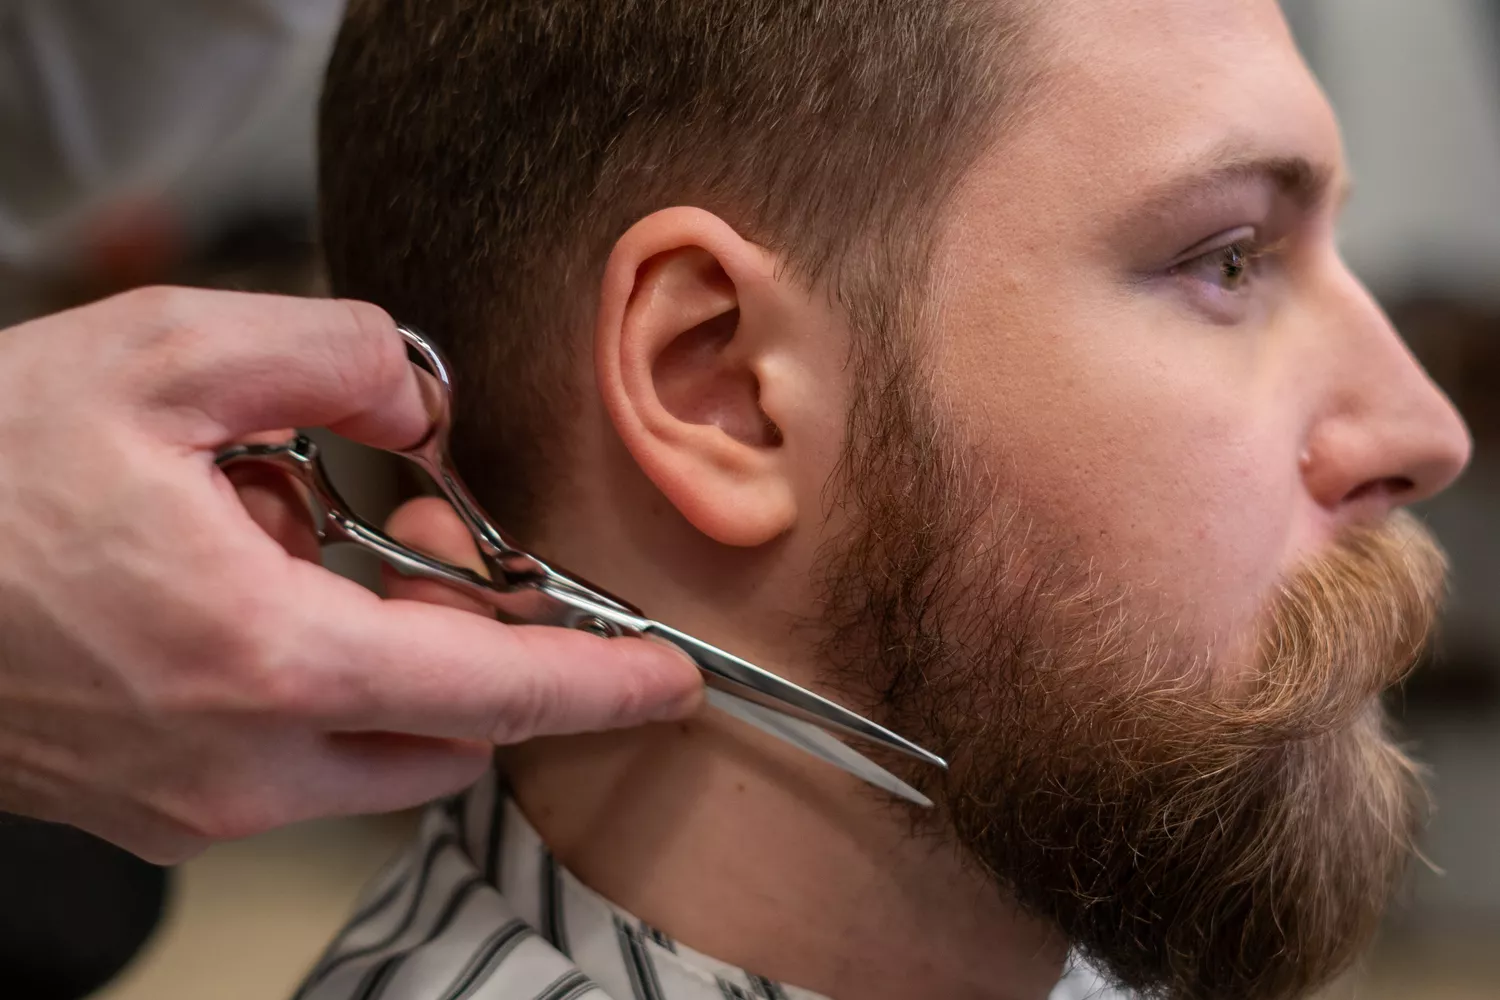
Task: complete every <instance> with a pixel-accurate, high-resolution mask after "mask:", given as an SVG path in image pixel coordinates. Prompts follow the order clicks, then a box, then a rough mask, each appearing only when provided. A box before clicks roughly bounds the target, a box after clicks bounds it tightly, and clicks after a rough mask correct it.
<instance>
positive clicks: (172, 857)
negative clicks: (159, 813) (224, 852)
mask: <svg viewBox="0 0 1500 1000" xmlns="http://www.w3.org/2000/svg"><path fill="white" fill-rule="evenodd" d="M208 845H209V841H207V840H204V839H203V838H201V837H195V836H193V835H191V834H189V833H187V832H185V831H174V832H172V833H171V834H169V835H167V836H165V837H163V838H161V839H157V840H150V841H145V842H142V843H122V844H121V845H120V846H121V847H123V848H125V849H126V850H127V851H129V852H130V853H131V854H134V855H135V856H136V857H138V858H140V859H141V860H142V861H146V862H148V863H150V864H153V865H160V866H162V867H169V866H171V865H180V864H182V863H183V862H184V861H191V860H192V859H193V858H195V857H197V856H198V855H200V854H202V853H203V852H204V850H206V849H207V847H208Z"/></svg>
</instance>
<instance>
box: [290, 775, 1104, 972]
mask: <svg viewBox="0 0 1500 1000" xmlns="http://www.w3.org/2000/svg"><path fill="white" fill-rule="evenodd" d="M502 887H503V890H504V891H503V893H502V891H501V890H502ZM1071 964H1072V965H1073V966H1074V967H1073V968H1072V969H1071V970H1070V971H1069V973H1068V975H1067V976H1066V977H1065V978H1064V979H1063V981H1062V982H1060V983H1059V984H1058V987H1057V989H1056V990H1054V991H1053V993H1052V997H1051V1000H1084V998H1090V1000H1126V998H1125V997H1124V995H1122V994H1119V993H1115V992H1113V991H1111V990H1108V989H1106V988H1105V987H1104V985H1103V983H1102V981H1101V980H1100V979H1099V978H1098V977H1097V976H1096V975H1094V974H1093V973H1092V972H1091V971H1089V970H1088V969H1087V967H1085V966H1083V965H1082V964H1081V963H1071ZM584 996H587V997H588V998H589V1000H757V998H759V1000H829V998H826V997H823V996H822V995H821V994H816V993H812V992H810V991H808V990H803V989H798V988H797V987H795V986H790V985H786V984H783V983H778V982H775V981H773V980H770V979H766V978H765V977H763V976H757V975H754V974H751V973H749V972H746V971H745V970H743V969H739V968H736V967H734V966H731V965H727V964H725V963H723V962H720V961H717V960H715V959H713V958H711V957H709V956H708V955H703V954H701V953H699V952H696V951H694V950H693V949H691V948H688V947H686V946H685V945H681V944H678V943H677V942H676V941H673V940H672V939H671V938H669V937H667V936H666V935H665V934H663V933H662V932H660V931H659V930H656V929H655V928H653V927H651V926H649V925H647V924H645V923H643V922H641V921H640V920H638V919H636V918H635V917H633V916H631V915H630V914H628V913H626V912H625V911H624V910H622V909H620V908H619V907H617V906H615V905H614V904H612V903H610V902H609V901H608V900H606V899H604V898H603V897H601V896H599V895H598V894H597V893H595V892H593V891H592V890H591V889H589V888H588V887H587V886H585V885H584V884H583V883H582V882H580V881H578V879H577V878H575V877H574V876H573V874H572V873H571V872H569V871H567V870H566V869H565V868H563V867H562V866H561V865H559V864H557V862H556V861H555V860H554V859H553V857H552V853H551V852H550V851H549V850H548V849H547V845H546V844H544V843H542V840H541V838H540V837H539V836H538V835H537V833H536V831H535V830H534V829H532V827H531V825H530V824H529V823H528V822H527V821H526V818H525V817H524V816H523V815H522V814H521V811H520V809H519V808H518V807H517V806H516V804H515V802H514V801H513V800H512V799H511V798H510V797H509V796H508V795H506V794H505V793H504V786H503V784H502V783H501V782H499V781H498V780H497V778H496V775H495V773H494V772H493V771H491V772H490V773H489V774H488V775H486V777H485V778H484V780H482V781H481V782H480V783H479V784H477V785H475V786H474V787H473V788H472V789H470V790H469V792H467V793H466V794H465V795H463V796H461V797H459V798H456V799H452V800H449V801H448V802H445V803H440V804H438V805H434V806H432V807H431V808H429V809H428V811H427V813H426V815H425V816H424V817H423V820H422V826H421V831H420V833H419V835H418V837H417V840H416V842H415V843H414V844H412V845H411V847H410V848H409V849H407V850H406V851H404V852H403V853H402V855H401V856H400V857H399V858H397V859H396V861H394V862H393V863H392V864H391V865H390V866H389V867H388V868H387V869H386V871H385V872H383V873H382V874H381V875H379V876H377V877H376V879H375V880H374V882H373V883H372V884H371V885H370V887H369V888H368V889H367V890H366V891H365V894H364V898H363V899H361V901H360V902H359V904H358V905H357V906H356V909H355V912H354V914H353V916H352V917H351V918H350V919H349V922H348V924H347V925H346V926H345V928H344V930H343V931H342V932H341V933H340V934H339V936H338V937H337V938H336V939H335V940H334V942H333V944H332V945H330V946H329V948H328V950H327V951H326V952H325V953H324V955H323V957H322V958H321V959H319V961H318V963H317V965H315V966H314V967H313V970H312V971H311V972H310V973H309V974H308V976H307V979H306V980H305V982H304V983H303V985H302V986H301V988H300V989H299V990H298V991H297V993H296V995H295V1000H574V998H577V997H584ZM840 1000H850V998H840Z"/></svg>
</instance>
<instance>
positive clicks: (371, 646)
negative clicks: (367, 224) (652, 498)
mask: <svg viewBox="0 0 1500 1000" xmlns="http://www.w3.org/2000/svg"><path fill="white" fill-rule="evenodd" d="M423 392H424V389H423V385H422V377H420V376H418V375H417V374H416V370H415V369H414V368H413V367H412V366H411V365H409V364H408V363H407V361H406V354H405V349H404V346H403V342H402V340H401V337H400V336H399V334H398V333H397V332H396V329H395V326H394V324H393V323H392V321H391V319H390V318H389V317H388V316H386V315H385V314H384V313H383V312H381V311H380V310H379V309H377V308H375V307H373V306H369V305H364V304H361V303H355V302H343V301H328V300H303V299H290V298H281V297H276V296H259V295H243V294H235V293H228V292H206V291H192V290H186V289H145V290H141V291H136V292H130V293H127V294H125V295H121V296H117V297H115V298H112V299H107V300H105V301H103V302H99V303H96V304H94V305H90V306H86V307H83V308H81V309H76V310H73V311H70V312H66V313H60V314H57V315H54V316H50V317H46V318H43V319H40V320H36V321H34V322H31V323H27V324H23V325H22V326H19V327H15V328H12V329H10V330H5V331H0V810H6V811H10V812H19V813H25V814H29V815H33V816H37V817H40V818H44V819H51V820H57V821H62V822H67V823H72V824H74V825H77V826H79V827H82V828H84V829H86V830H89V831H91V832H93V833H95V834H98V835H99V836H102V837H104V838H106V839H108V840H111V841H114V842H115V843H118V844H120V845H122V846H124V847H126V848H128V849H130V850H132V851H135V852H136V853H138V854H140V855H142V856H143V857H146V858H148V859H151V860H155V861H161V862H167V861H175V860H178V859H181V858H183V857H186V856H188V855H190V854H192V853H193V852H195V851H196V850H197V849H199V848H201V847H202V846H204V845H205V844H207V843H208V842H211V841H213V840H218V839H228V838H235V837H242V836H245V835H248V834H252V833H256V832H259V831H262V830H266V829H269V828H272V827H276V826H279V825H282V824H285V823H290V822H293V821H296V820H301V819H305V818H309V817H314V816H326V815H334V814H349V813H360V812H373V811H381V810H390V809H396V808H402V807H405V806H410V805H413V804H416V803H419V802H421V801H424V800H426V799H429V798H433V797H436V796H438V795H442V794H445V793H448V792H451V791H454V790H456V789H459V788H461V787H463V786H464V785H465V784H467V783H469V782H470V781H472V780H473V779H475V778H476V777H477V776H478V775H479V774H480V773H481V772H482V771H483V769H484V767H485V765H486V761H487V759H488V755H489V748H490V745H491V744H492V743H509V742H513V741H518V740H523V739H527V738H529V737H532V736H536V735H541V734H548V733H564V732H575V731H581V730H590V729H604V728H609V727H613V726H623V725H631V724H637V723H640V722H643V721H646V720H648V719H659V718H671V717H676V716H680V715H685V714H687V713H689V712H691V711H692V710H693V709H694V708H695V707H696V705H697V703H698V700H699V698H700V695H701V692H700V685H699V679H698V674H697V671H696V670H695V669H694V668H693V667H692V665H691V664H690V663H689V662H688V661H687V659H686V658H685V657H682V656H680V655H678V654H677V653H675V652H673V651H670V650H667V649H665V648H662V647H659V646H657V645H656V644H653V643H649V642H644V641H640V640H604V639H599V638H596V637H593V636H590V635H586V634H584V633H581V632H571V631H564V630H561V629H546V628H534V627H532V628H515V627H507V626H504V625H501V624H499V623H498V622H496V621H494V620H493V619H492V618H489V617H487V616H482V615H478V614H472V613H469V612H467V611H460V610H456V609H454V608H451V607H441V606H437V605H435V604H432V603H428V602H420V601H408V600H385V601H382V600H381V599H380V598H378V597H376V596H375V595H373V594H371V593H369V592H368V591H366V590H364V589H362V588H360V587H359V586H357V585H356V584H354V583H351V582H349V581H347V580H344V579H342V578H340V577H337V576H335V575H334V574H333V573H331V572H328V571H327V570H324V569H323V568H322V567H320V566H318V565H316V564H315V563H313V562H309V561H306V560H305V559H302V558H297V555H298V554H300V555H303V556H307V555H310V554H311V552H312V549H313V546H312V538H311V535H310V532H309V530H308V528H307V526H306V525H305V524H304V522H303V520H302V519H301V518H299V516H298V515H297V514H295V513H294V512H293V510H294V508H293V507H292V506H291V505H290V504H285V503H282V502H281V501H279V500H278V499H277V488H276V486H275V485H274V484H269V483H266V484H261V485H259V486H257V485H255V484H251V483H245V484H242V486H243V487H244V492H245V495H244V497H243V499H242V497H241V496H240V495H239V494H237V492H236V490H235V487H234V485H232V484H231V483H230V481H229V480H228V479H227V478H226V477H225V476H224V474H223V473H221V472H220V471H219V470H218V468H217V467H216V466H215V465H214V455H215V454H216V452H217V451H218V450H219V449H220V448H222V447H224V446H225V445H227V444H230V443H232V442H234V441H240V440H244V439H246V438H248V437H253V436H255V435H257V434H260V433H263V432H266V431H269V430H273V429H277V428H286V427H293V426H326V427H329V428H330V429H332V430H333V431H335V432H337V433H340V434H343V435H346V436H348V437H350V438H353V439H355V440H358V441H362V442H365V443H368V444H371V445H376V446H382V447H400V446H404V445H408V444H411V443H412V442H414V441H416V440H417V439H418V438H419V437H420V436H421V435H422V433H423V432H424V431H425V429H426V426H427V419H428V418H427V410H426V407H425V406H424V401H423V400H424V397H423ZM247 507H249V508H253V509H254V515H255V516H253V517H252V515H251V513H250V511H249V510H247ZM273 536H274V537H273ZM294 553H295V554H294ZM392 734H401V735H392Z"/></svg>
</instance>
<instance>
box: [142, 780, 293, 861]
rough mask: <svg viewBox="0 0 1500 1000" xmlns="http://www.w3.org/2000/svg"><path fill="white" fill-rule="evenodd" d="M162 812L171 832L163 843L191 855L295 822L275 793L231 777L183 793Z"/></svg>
mask: <svg viewBox="0 0 1500 1000" xmlns="http://www.w3.org/2000/svg"><path fill="white" fill-rule="evenodd" d="M216 777H223V776H216ZM161 813H162V815H163V818H164V822H165V825H166V826H167V828H168V829H169V830H170V831H171V832H170V834H169V836H167V837H166V838H164V841H163V843H164V844H165V845H166V846H167V847H169V848H171V849H175V850H179V851H191V852H197V851H201V850H203V848H205V847H207V846H208V845H210V844H217V843H220V842H222V841H226V840H243V839H244V838H246V837H253V836H255V835H256V834H260V833H265V832H266V831H268V830H274V829H276V828H277V827H279V826H283V825H285V824H286V823H288V822H290V821H291V819H292V817H290V816H289V815H288V814H287V811H286V809H285V808H284V807H283V806H282V804H281V803H280V802H279V801H278V799H277V796H276V794H275V793H274V792H273V791H271V790H269V789H256V788H255V787H254V786H249V787H247V785H246V783H245V782H243V781H240V782H235V781H234V780H233V778H232V777H231V778H230V779H229V781H227V782H223V781H215V782H214V783H213V786H212V787H208V788H204V787H199V788H197V789H193V790H190V791H187V792H184V793H181V794H180V795H179V796H178V797H177V799H176V800H175V801H173V802H171V803H169V804H168V805H166V806H164V807H163V808H162V809H161Z"/></svg>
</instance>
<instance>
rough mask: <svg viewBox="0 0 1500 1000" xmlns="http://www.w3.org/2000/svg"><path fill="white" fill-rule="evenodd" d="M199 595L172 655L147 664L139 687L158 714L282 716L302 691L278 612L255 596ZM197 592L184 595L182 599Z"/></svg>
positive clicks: (289, 711) (186, 604) (189, 600)
mask: <svg viewBox="0 0 1500 1000" xmlns="http://www.w3.org/2000/svg"><path fill="white" fill-rule="evenodd" d="M206 601H207V603H206V604H205V603H203V600H201V599H200V601H199V602H198V603H199V607H198V608H197V610H196V611H195V612H194V613H193V614H192V615H191V616H190V617H191V618H194V619H196V624H194V625H184V627H183V628H182V630H181V632H180V633H179V634H178V635H177V636H176V637H175V642H174V643H173V644H172V647H169V648H168V649H166V651H165V652H166V656H167V661H166V662H165V663H164V664H162V665H161V667H160V669H157V670H154V671H150V672H148V674H147V677H146V679H145V681H144V682H143V684H142V689H141V690H140V691H139V692H138V694H139V695H140V697H141V698H142V700H143V702H144V703H145V704H146V706H147V707H148V708H150V709H152V710H153V711H154V712H155V713H156V714H159V715H165V716H174V717H203V716H215V715H227V716H238V717H247V716H248V717H280V716H284V715H287V714H292V712H293V710H294V709H295V708H296V706H297V705H298V704H299V702H300V701H301V700H302V699H304V698H305V695H304V691H303V689H304V687H305V685H304V684H303V682H302V681H301V675H300V673H299V671H298V670H297V669H296V668H295V666H294V665H293V664H291V663H290V662H289V660H288V657H287V650H286V646H285V643H284V642H283V641H282V640H281V639H280V638H279V630H278V628H277V626H276V621H275V618H274V615H273V614H272V612H271V611H270V610H269V609H265V608H263V607H261V606H260V605H261V604H262V602H258V601H256V600H254V599H248V600H243V601H230V602H229V604H230V606H228V607H225V606H223V605H224V603H225V598H224V597H222V596H212V597H208V598H206ZM193 603H194V599H193V598H191V597H185V598H184V601H183V607H191V606H192V604H193Z"/></svg>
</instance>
